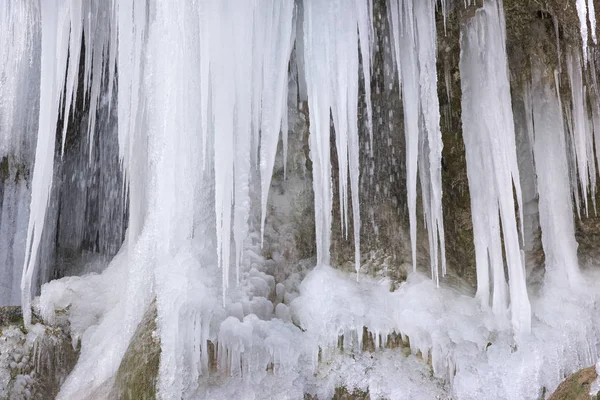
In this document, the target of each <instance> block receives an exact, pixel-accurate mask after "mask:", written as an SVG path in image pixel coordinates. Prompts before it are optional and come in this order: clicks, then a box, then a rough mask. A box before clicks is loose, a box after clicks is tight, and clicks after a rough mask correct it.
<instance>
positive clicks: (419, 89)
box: [388, 0, 446, 282]
mask: <svg viewBox="0 0 600 400" xmlns="http://www.w3.org/2000/svg"><path fill="white" fill-rule="evenodd" d="M388 9H389V22H390V27H391V30H392V36H393V41H394V57H395V60H396V65H397V68H398V77H399V82H400V86H401V91H402V102H403V106H404V120H405V125H404V126H405V128H404V129H405V137H406V171H407V172H406V180H407V197H408V210H409V221H410V237H411V250H412V261H413V269H414V270H416V268H417V245H416V241H417V238H416V232H417V217H416V215H417V211H416V210H417V205H416V203H417V172H418V170H420V176H421V190H422V193H423V209H424V212H425V214H426V221H425V224H426V226H427V231H428V235H429V246H430V266H431V275H432V278H433V279H435V280H436V282H439V266H440V264H441V269H442V271H441V272H442V274H445V273H446V256H445V240H444V223H443V215H442V201H441V200H442V199H441V197H442V178H441V158H442V135H441V131H440V111H439V101H438V96H437V71H436V27H435V3H434V2H433V1H430V0H427V1H419V2H413V1H412V0H389V2H388ZM419 165H420V167H419Z"/></svg>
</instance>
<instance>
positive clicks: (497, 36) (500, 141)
mask: <svg viewBox="0 0 600 400" xmlns="http://www.w3.org/2000/svg"><path fill="white" fill-rule="evenodd" d="M505 35H506V32H505V25H504V13H503V10H502V2H496V1H495V0H486V1H485V2H484V6H483V8H481V9H479V10H477V12H476V14H475V16H474V17H472V18H471V19H470V20H469V21H468V22H467V24H465V25H464V26H463V28H462V30H461V42H460V43H461V57H460V73H461V78H462V79H461V85H462V120H463V135H464V141H465V152H466V159H467V175H468V179H469V188H470V194H471V213H472V219H473V233H474V237H475V256H476V264H477V297H478V298H479V299H480V301H481V303H482V304H483V306H484V307H487V306H488V305H489V298H490V291H491V290H492V291H493V295H492V309H493V311H494V312H495V313H496V314H500V315H501V314H504V313H506V310H507V306H508V298H507V293H506V281H505V277H504V261H503V255H502V248H501V243H502V240H501V232H502V239H503V242H504V252H505V254H506V263H507V267H508V277H509V288H510V311H511V320H512V325H513V328H514V330H515V331H517V332H529V331H530V329H531V307H530V304H529V298H528V295H527V288H526V282H525V270H524V260H523V258H522V254H521V249H520V240H519V228H518V226H517V215H516V213H515V204H514V199H515V197H516V200H517V204H518V207H519V212H520V215H519V220H520V221H523V217H522V200H521V190H520V187H521V186H520V181H519V170H518V165H517V157H516V148H515V131H514V125H513V113H512V107H511V97H510V85H509V80H508V65H507V58H506V48H505V37H506V36H505ZM513 186H514V188H515V190H514V191H513ZM521 231H522V227H521ZM490 269H491V272H492V279H491V280H490V276H489V271H490Z"/></svg>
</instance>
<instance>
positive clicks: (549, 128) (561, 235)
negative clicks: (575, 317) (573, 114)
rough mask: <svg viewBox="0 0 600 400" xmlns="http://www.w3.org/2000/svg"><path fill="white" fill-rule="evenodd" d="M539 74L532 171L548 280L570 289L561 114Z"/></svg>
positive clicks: (572, 257) (573, 260)
mask: <svg viewBox="0 0 600 400" xmlns="http://www.w3.org/2000/svg"><path fill="white" fill-rule="evenodd" d="M541 70H542V69H541V67H540V66H539V65H538V66H536V70H534V74H533V93H532V98H533V122H534V124H533V126H534V127H535V135H534V137H535V139H534V142H535V146H534V152H535V169H536V174H537V181H538V193H539V210H540V226H541V228H542V244H543V246H544V254H545V255H546V271H547V279H549V281H550V282H551V283H552V284H554V285H556V284H562V283H563V282H569V283H570V284H571V285H573V284H576V283H577V282H579V265H578V262H577V242H576V240H575V224H574V221H573V206H572V203H571V191H570V183H569V178H570V177H569V164H568V161H567V146H566V143H565V131H564V122H563V113H562V110H561V106H560V103H559V101H558V95H557V92H556V91H555V90H553V89H552V87H550V85H548V84H544V83H543V79H542V78H543V76H542V73H541ZM556 84H558V80H557V81H556Z"/></svg>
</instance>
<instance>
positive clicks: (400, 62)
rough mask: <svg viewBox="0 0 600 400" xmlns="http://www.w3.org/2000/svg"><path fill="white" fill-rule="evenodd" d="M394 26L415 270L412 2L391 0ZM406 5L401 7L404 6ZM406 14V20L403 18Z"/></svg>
mask: <svg viewBox="0 0 600 400" xmlns="http://www.w3.org/2000/svg"><path fill="white" fill-rule="evenodd" d="M389 5H390V14H389V15H390V20H391V23H390V26H391V29H392V32H393V35H394V55H395V59H396V65H397V67H398V77H399V81H400V84H401V88H402V104H403V106H404V121H405V122H404V132H405V138H406V181H407V182H406V186H407V197H408V211H409V221H410V241H411V250H412V265H413V270H414V271H416V269H417V169H418V164H417V161H418V156H419V147H418V146H419V86H418V78H417V75H418V61H417V55H416V48H415V46H416V43H415V36H414V35H415V32H414V30H413V29H412V21H413V15H412V7H409V5H412V3H406V2H404V3H399V2H398V0H390V3H389ZM401 6H402V7H404V9H401V8H400V7H401ZM402 17H404V21H402V20H401V18H402Z"/></svg>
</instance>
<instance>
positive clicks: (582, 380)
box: [548, 367, 598, 400]
mask: <svg viewBox="0 0 600 400" xmlns="http://www.w3.org/2000/svg"><path fill="white" fill-rule="evenodd" d="M597 377H598V375H597V374H596V369H595V367H589V368H585V369H582V370H580V371H577V372H575V373H574V374H573V375H571V376H570V377H568V378H567V379H565V380H564V381H563V382H562V383H561V384H560V385H559V386H558V388H557V389H556V391H555V392H554V393H553V394H552V396H550V397H549V399H548V400H588V399H590V398H591V397H590V395H589V393H590V386H591V384H592V382H594V380H595V379H596V378H597ZM594 397H596V398H597V396H594Z"/></svg>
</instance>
